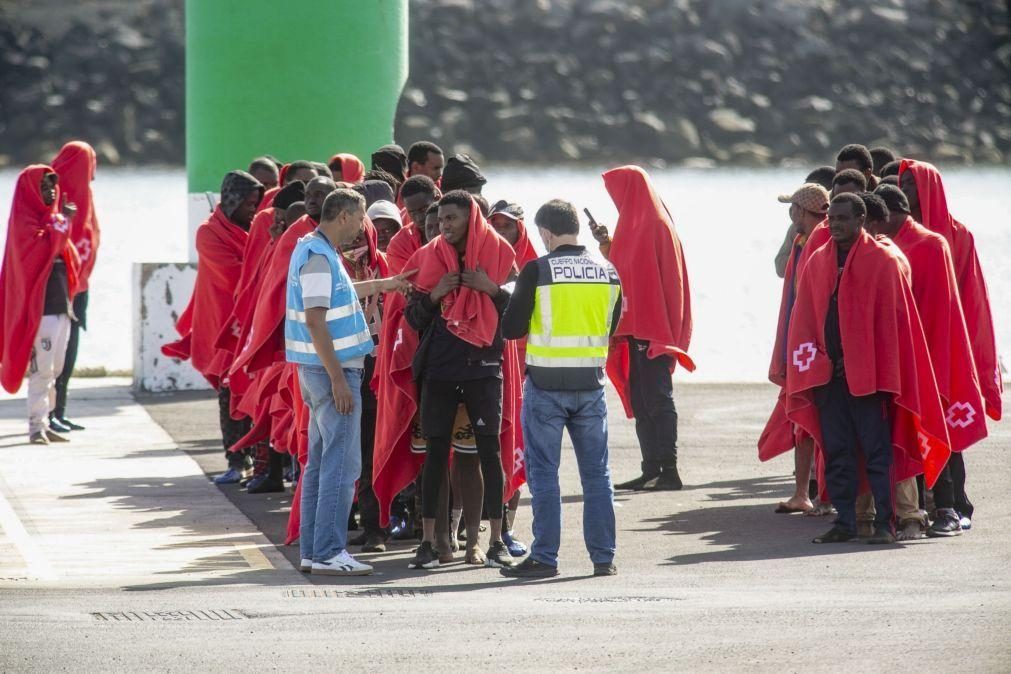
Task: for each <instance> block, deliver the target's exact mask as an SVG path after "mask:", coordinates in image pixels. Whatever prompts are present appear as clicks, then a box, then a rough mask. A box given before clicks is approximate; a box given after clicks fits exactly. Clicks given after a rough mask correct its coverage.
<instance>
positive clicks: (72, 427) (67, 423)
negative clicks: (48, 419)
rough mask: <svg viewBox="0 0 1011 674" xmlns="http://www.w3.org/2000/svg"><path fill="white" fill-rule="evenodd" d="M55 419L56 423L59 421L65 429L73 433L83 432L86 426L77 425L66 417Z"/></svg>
mask: <svg viewBox="0 0 1011 674" xmlns="http://www.w3.org/2000/svg"><path fill="white" fill-rule="evenodd" d="M53 419H55V420H56V421H59V422H60V423H61V424H63V427H64V428H66V429H67V430H71V431H83V430H84V426H82V425H80V424H75V423H74V422H73V421H71V420H70V419H68V418H66V417H53Z"/></svg>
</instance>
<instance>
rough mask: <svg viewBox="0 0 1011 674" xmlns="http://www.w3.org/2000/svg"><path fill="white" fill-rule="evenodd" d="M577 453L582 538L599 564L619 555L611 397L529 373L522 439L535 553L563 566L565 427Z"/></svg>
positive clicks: (548, 561) (524, 388) (536, 556)
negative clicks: (563, 387)
mask: <svg viewBox="0 0 1011 674" xmlns="http://www.w3.org/2000/svg"><path fill="white" fill-rule="evenodd" d="M563 428H567V429H568V430H569V438H571V440H572V446H573V449H574V450H575V453H576V464H577V465H578V466H579V479H580V481H581V482H582V484H583V541H584V542H585V543H586V550H587V552H589V553H590V560H591V561H593V563H594V564H607V563H610V562H611V561H613V560H614V550H615V525H614V488H613V487H612V486H611V468H610V466H608V452H607V403H606V401H605V399H604V389H602V388H601V389H592V390H588V391H546V390H544V389H540V388H537V387H536V386H534V383H533V382H532V381H531V380H530V379H529V378H528V379H527V380H526V384H525V385H524V387H523V442H524V443H525V446H526V452H525V454H526V465H527V484H528V485H529V487H530V494H531V496H532V501H533V510H534V523H533V531H534V542H533V545H532V546H531V549H530V556H531V557H532V558H534V559H535V560H537V561H538V562H541V563H542V564H548V565H550V566H558V546H559V543H560V539H561V534H562V495H561V490H560V489H559V487H558V467H559V464H560V462H561V454H562V429H563Z"/></svg>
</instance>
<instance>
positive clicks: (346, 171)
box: [327, 152, 365, 183]
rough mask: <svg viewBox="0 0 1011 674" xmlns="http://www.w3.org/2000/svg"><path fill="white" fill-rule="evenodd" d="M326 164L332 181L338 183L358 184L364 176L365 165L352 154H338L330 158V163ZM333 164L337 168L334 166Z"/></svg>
mask: <svg viewBox="0 0 1011 674" xmlns="http://www.w3.org/2000/svg"><path fill="white" fill-rule="evenodd" d="M327 164H328V166H330V170H331V171H333V179H334V180H336V181H338V182H340V181H343V182H346V183H360V182H361V181H362V178H363V177H364V176H365V164H363V163H362V160H361V159H359V158H358V157H356V156H354V155H353V154H348V153H346V152H340V153H338V154H335V155H334V156H332V157H330V161H329V162H328V163H327ZM335 164H337V165H338V166H335ZM337 168H339V169H340V172H338V171H337V170H336V169H337Z"/></svg>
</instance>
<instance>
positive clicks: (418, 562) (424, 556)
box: [407, 541, 509, 569]
mask: <svg viewBox="0 0 1011 674" xmlns="http://www.w3.org/2000/svg"><path fill="white" fill-rule="evenodd" d="M506 554H509V553H508V552H507V553H506ZM407 568H408V569H437V568H439V553H438V552H436V550H435V547H434V546H433V545H432V544H431V543H430V542H429V541H423V542H422V543H421V545H419V546H418V549H417V550H416V551H415V553H414V559H412V560H411V562H410V563H409V564H408V565H407Z"/></svg>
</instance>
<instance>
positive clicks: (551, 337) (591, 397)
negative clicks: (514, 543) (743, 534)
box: [501, 199, 621, 578]
mask: <svg viewBox="0 0 1011 674" xmlns="http://www.w3.org/2000/svg"><path fill="white" fill-rule="evenodd" d="M534 222H535V223H536V224H537V229H538V231H539V233H540V236H541V240H542V241H543V242H544V245H545V247H546V248H547V249H548V251H549V252H548V254H547V255H545V256H543V257H540V258H538V259H536V260H533V261H531V262H529V263H527V265H526V266H525V267H524V268H523V270H522V272H521V273H520V275H519V278H518V279H517V280H516V287H515V289H514V291H513V295H512V298H511V299H510V302H509V306H508V307H507V309H506V311H505V314H504V315H503V317H502V336H503V337H505V338H506V339H522V338H524V337H526V339H527V347H526V383H525V384H524V387H523V440H524V443H525V446H526V469H527V484H528V485H529V487H530V493H531V495H532V497H533V512H534V522H533V533H534V542H533V545H532V546H531V550H530V555H529V556H528V557H527V559H526V560H524V561H523V563H522V564H519V565H517V566H514V567H510V568H503V569H502V570H501V573H502V574H503V575H506V576H510V577H518V578H543V577H548V576H555V575H557V574H558V547H559V541H560V538H561V525H562V511H561V503H562V502H561V492H560V490H559V486H558V466H559V462H560V459H561V448H562V429H563V428H567V429H568V430H569V437H570V438H571V439H572V445H573V449H574V450H575V454H576V462H577V464H578V465H579V476H580V480H581V481H582V485H583V539H584V541H585V543H586V549H587V551H588V552H589V553H590V559H591V561H592V562H593V568H594V575H596V576H613V575H614V574H615V573H617V571H616V569H615V566H614V563H613V560H614V551H615V524H614V504H613V496H614V489H613V487H612V485H611V470H610V467H609V465H608V449H607V403H606V400H605V397H604V365H605V361H606V360H607V345H608V341H609V339H610V335H611V333H612V332H613V330H614V328H615V326H616V325H617V323H618V318H619V316H620V314H621V286H620V285H619V283H618V275H617V274H616V273H615V271H614V269H613V268H612V267H611V266H610V265H608V264H606V263H600V262H597V261H596V260H594V259H593V258H591V257H590V256H589V254H588V253H587V251H586V248H585V247H584V246H581V245H579V244H578V243H577V235H578V233H579V218H578V217H577V215H576V209H575V208H574V207H573V205H572V204H570V203H569V202H567V201H561V200H558V199H556V200H553V201H549V202H548V203H546V204H544V205H543V206H541V208H540V209H539V210H538V211H537V215H536V216H535V217H534Z"/></svg>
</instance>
